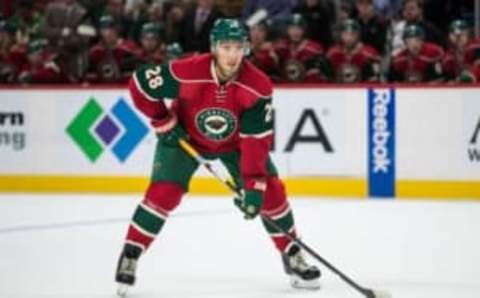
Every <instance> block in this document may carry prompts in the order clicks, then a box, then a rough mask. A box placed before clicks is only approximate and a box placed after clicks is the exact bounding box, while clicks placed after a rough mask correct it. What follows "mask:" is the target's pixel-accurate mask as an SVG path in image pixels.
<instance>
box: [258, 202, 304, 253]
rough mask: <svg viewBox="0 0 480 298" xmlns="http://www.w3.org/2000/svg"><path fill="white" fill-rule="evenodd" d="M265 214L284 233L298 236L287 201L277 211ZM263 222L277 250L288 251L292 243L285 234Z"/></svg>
mask: <svg viewBox="0 0 480 298" xmlns="http://www.w3.org/2000/svg"><path fill="white" fill-rule="evenodd" d="M263 214H265V215H267V216H268V217H270V218H271V219H272V220H273V221H274V222H275V223H276V224H277V225H278V226H280V227H281V228H282V229H283V230H284V231H288V233H289V234H290V235H292V236H296V232H295V222H294V219H293V213H292V210H291V209H290V205H289V204H288V202H287V201H285V204H283V205H282V206H280V207H279V208H277V209H276V210H272V211H269V212H267V211H265V212H263ZM262 222H263V225H264V227H265V229H266V230H267V232H268V234H269V235H270V238H271V239H272V240H273V242H274V244H275V246H276V247H277V249H278V250H279V251H280V252H284V251H287V250H288V248H289V246H290V244H291V241H290V240H289V239H288V238H287V237H286V236H285V235H284V234H283V233H281V232H279V231H277V230H276V229H275V228H274V227H273V226H271V225H270V224H268V223H267V222H266V221H265V220H262Z"/></svg>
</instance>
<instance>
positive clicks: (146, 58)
mask: <svg viewBox="0 0 480 298" xmlns="http://www.w3.org/2000/svg"><path fill="white" fill-rule="evenodd" d="M163 36H164V31H163V28H162V27H161V26H160V25H158V24H155V23H146V24H144V25H143V27H142V31H141V34H140V44H141V50H140V54H139V56H140V60H141V62H142V63H152V64H162V63H163V62H164V61H165V55H166V53H165V51H166V46H165V44H164V42H163Z"/></svg>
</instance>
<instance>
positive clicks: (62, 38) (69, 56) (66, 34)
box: [41, 0, 96, 82]
mask: <svg viewBox="0 0 480 298" xmlns="http://www.w3.org/2000/svg"><path fill="white" fill-rule="evenodd" d="M86 14H87V11H86V9H85V8H83V7H82V6H81V5H80V4H79V3H77V1H75V0H56V1H52V2H50V4H49V5H48V6H47V8H46V11H45V22H44V24H43V26H42V28H41V33H42V34H43V36H44V37H46V38H47V40H48V44H49V46H50V47H52V48H53V50H54V51H55V52H57V53H59V56H58V63H59V65H60V67H61V68H62V70H63V71H64V73H65V75H66V76H67V77H68V81H69V82H80V81H81V80H82V79H83V77H84V75H85V71H86V68H87V58H88V57H87V54H86V53H87V52H88V45H89V40H90V39H91V38H92V37H94V36H95V35H96V30H95V28H94V27H92V26H91V25H90V24H84V23H83V20H84V18H85V16H86Z"/></svg>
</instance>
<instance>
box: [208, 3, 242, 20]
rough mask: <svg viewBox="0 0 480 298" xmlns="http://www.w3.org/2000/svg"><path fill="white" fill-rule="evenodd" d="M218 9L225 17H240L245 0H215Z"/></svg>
mask: <svg viewBox="0 0 480 298" xmlns="http://www.w3.org/2000/svg"><path fill="white" fill-rule="evenodd" d="M215 3H216V5H217V7H218V10H220V12H221V13H222V14H223V15H224V16H225V17H227V18H240V17H241V15H242V9H243V6H244V4H245V0H216V1H215Z"/></svg>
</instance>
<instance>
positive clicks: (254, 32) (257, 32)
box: [250, 25, 267, 44]
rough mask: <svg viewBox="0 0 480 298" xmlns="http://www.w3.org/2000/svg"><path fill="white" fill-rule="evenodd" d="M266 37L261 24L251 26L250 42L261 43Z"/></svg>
mask: <svg viewBox="0 0 480 298" xmlns="http://www.w3.org/2000/svg"><path fill="white" fill-rule="evenodd" d="M266 37H267V33H266V32H265V29H264V28H262V26H258V25H257V26H253V27H252V28H251V29H250V40H251V41H252V44H261V43H262V42H264V41H265V39H266Z"/></svg>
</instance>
